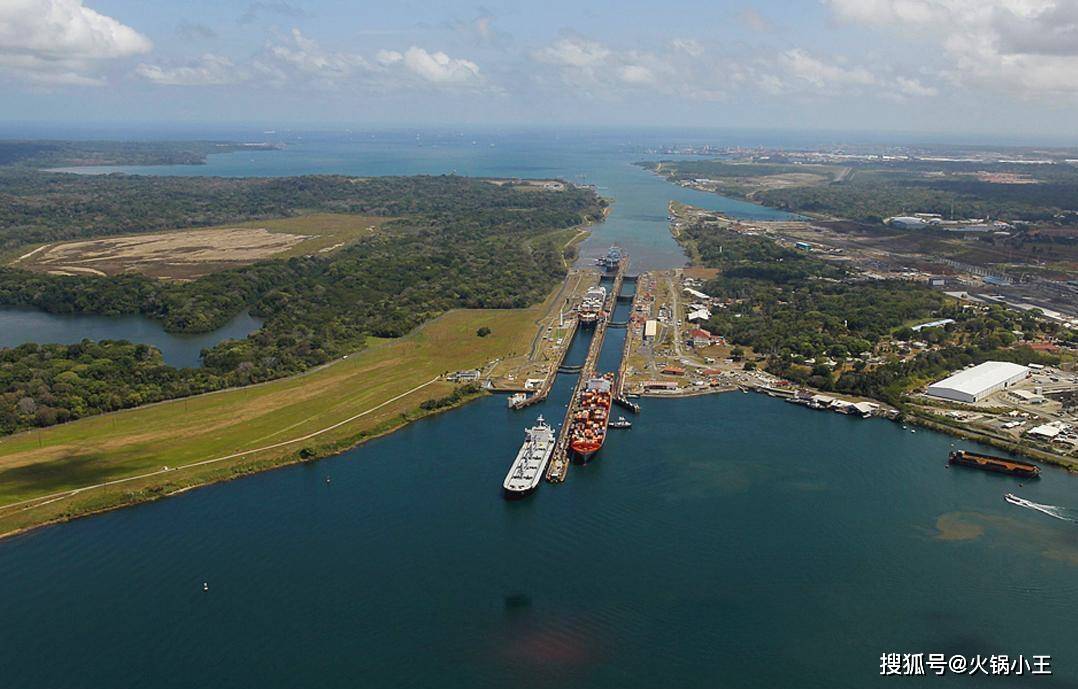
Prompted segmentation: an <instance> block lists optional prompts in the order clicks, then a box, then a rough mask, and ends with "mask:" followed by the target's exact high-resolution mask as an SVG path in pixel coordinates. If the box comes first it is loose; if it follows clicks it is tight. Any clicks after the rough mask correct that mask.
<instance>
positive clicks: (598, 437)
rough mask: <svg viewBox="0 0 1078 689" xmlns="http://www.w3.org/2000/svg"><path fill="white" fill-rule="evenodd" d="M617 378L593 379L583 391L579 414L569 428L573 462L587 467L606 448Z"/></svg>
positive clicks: (609, 375) (608, 376)
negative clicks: (604, 443)
mask: <svg viewBox="0 0 1078 689" xmlns="http://www.w3.org/2000/svg"><path fill="white" fill-rule="evenodd" d="M613 387H614V376H613V375H612V374H610V373H607V374H606V375H604V376H602V377H601V378H591V379H589V380H588V381H587V382H586V383H585V384H584V387H583V389H582V390H581V391H580V397H579V399H578V401H577V406H576V411H574V412H573V418H572V422H571V424H572V425H570V427H569V449H570V450H572V452H573V459H574V460H575V461H576V462H578V463H580V464H583V463H585V462H587V461H588V460H589V459H591V458H592V456H594V455H595V453H596V452H598V451H599V449H600V448H601V447H602V446H603V441H605V440H606V430H607V425H608V424H609V423H610V402H611V400H612V397H613Z"/></svg>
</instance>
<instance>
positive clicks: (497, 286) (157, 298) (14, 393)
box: [0, 175, 601, 432]
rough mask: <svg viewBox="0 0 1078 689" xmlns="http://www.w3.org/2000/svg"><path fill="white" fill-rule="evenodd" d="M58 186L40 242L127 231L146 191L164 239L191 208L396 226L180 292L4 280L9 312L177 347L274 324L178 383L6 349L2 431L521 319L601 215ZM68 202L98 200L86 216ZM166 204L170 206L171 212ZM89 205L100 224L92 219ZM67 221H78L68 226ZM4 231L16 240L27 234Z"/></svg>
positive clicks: (261, 185)
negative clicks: (484, 315) (438, 323)
mask: <svg viewBox="0 0 1078 689" xmlns="http://www.w3.org/2000/svg"><path fill="white" fill-rule="evenodd" d="M59 177H63V178H64V179H63V180H61V181H56V178H55V177H54V176H49V175H46V176H43V177H41V178H40V180H39V181H40V182H41V183H42V184H43V185H44V186H45V188H50V187H51V186H52V185H53V184H54V182H55V183H56V184H59V186H60V187H61V188H63V189H62V190H61V191H58V192H57V193H58V194H59V197H60V198H61V199H62V203H60V204H58V205H56V206H42V207H41V208H40V209H39V211H40V213H41V216H42V218H43V219H44V220H43V221H42V222H41V223H40V224H39V225H38V227H39V228H41V227H55V228H56V230H55V231H56V232H59V233H65V234H68V235H74V236H83V233H90V234H94V233H114V232H115V231H117V228H118V227H124V228H126V229H131V228H130V227H129V224H130V223H134V222H135V221H136V218H135V217H128V216H127V215H125V213H124V211H123V208H122V207H121V205H122V204H121V203H120V202H119V199H121V198H124V197H125V195H126V194H129V193H132V189H137V188H142V189H144V190H147V191H148V192H149V194H150V197H151V198H152V199H158V200H160V201H161V205H155V203H154V202H152V201H151V200H149V199H147V200H144V202H143V203H142V204H141V205H139V206H138V207H137V209H136V210H135V211H134V215H135V216H136V217H137V216H139V214H140V213H141V214H142V217H143V219H144V220H146V219H148V222H149V223H150V224H151V225H156V226H160V224H162V223H165V224H171V223H174V222H177V218H178V217H181V216H183V213H182V212H180V213H179V215H177V213H176V212H174V211H176V209H177V208H179V207H180V206H183V205H184V204H191V205H192V206H198V207H201V208H212V209H213V214H214V217H215V218H217V220H214V221H213V222H217V221H225V222H227V221H229V220H231V219H235V218H236V217H237V215H238V216H240V217H247V216H248V214H250V213H254V212H256V211H255V209H259V212H262V209H263V208H264V207H263V206H261V205H260V204H261V203H262V202H263V201H264V202H265V203H266V206H265V208H273V209H276V210H277V211H285V210H297V212H298V209H299V208H302V207H318V208H322V209H324V208H327V207H329V206H332V209H333V210H336V211H349V212H352V211H354V212H357V213H363V214H367V215H384V216H390V217H394V218H397V219H396V220H394V221H391V222H389V223H386V224H384V225H382V226H381V228H380V230H379V232H377V233H374V234H372V235H369V236H366V237H364V238H361V239H359V240H358V241H356V242H355V243H353V244H351V245H349V246H347V247H344V248H342V249H341V250H340V251H338V252H335V253H331V254H319V255H314V256H302V257H294V258H289V259H280V260H267V261H262V262H259V263H255V264H253V265H249V266H244V267H240V268H235V269H231V270H225V271H222V272H219V273H214V274H211V275H207V276H205V277H202V278H199V279H197V280H194V281H191V282H186V283H181V282H162V281H156V280H152V279H150V278H146V277H142V276H139V275H120V276H115V277H70V276H52V275H42V274H37V273H28V272H25V271H19V270H14V269H11V268H4V269H0V304H2V305H25V306H34V307H37V308H40V309H44V310H46V311H50V312H54V313H97V314H111V315H116V314H134V313H140V314H143V315H145V316H148V317H150V318H154V319H157V320H160V321H161V322H163V323H164V325H165V327H166V328H167V329H168V330H170V331H174V332H203V331H210V330H213V329H215V328H217V327H220V326H221V325H223V324H224V323H226V322H227V321H228V320H230V319H231V318H233V317H234V316H235V315H236V314H237V313H240V312H241V311H243V310H250V311H251V312H252V313H253V314H255V315H257V316H260V317H262V318H264V319H265V322H264V324H263V326H262V328H261V329H260V330H258V331H257V332H255V333H254V334H252V335H251V336H249V337H247V338H246V339H243V340H229V341H225V342H222V343H220V344H218V345H217V346H215V347H212V348H210V349H208V350H206V351H204V352H203V363H204V366H203V367H202V368H200V369H184V370H179V371H177V370H176V369H173V368H171V367H169V366H166V365H164V364H163V362H162V361H161V358H160V354H159V353H158V352H156V351H155V350H153V349H151V348H148V347H145V346H144V345H134V344H130V343H90V342H83V343H80V344H77V345H55V346H54V345H48V346H39V345H25V346H24V347H19V348H15V349H10V350H4V351H2V352H0V355H2V356H0V395H3V399H2V403H0V405H2V409H0V432H11V431H12V430H15V429H17V428H21V427H25V426H28V425H33V424H38V425H41V424H49V423H54V422H57V421H64V420H67V419H70V418H78V417H80V416H85V415H87V414H93V413H98V412H101V411H108V410H111V409H118V408H123V407H130V406H134V405H137V404H142V403H145V402H150V401H156V400H161V399H168V398H172V397H177V396H182V395H187V394H192V393H196V392H201V391H206V390H214V389H219V388H222V387H226V386H234V385H243V384H248V383H252V382H257V381H264V380H269V379H272V378H276V377H280V376H284V375H288V374H292V373H296V372H299V371H303V370H305V369H307V368H309V367H311V366H316V365H319V364H322V363H324V362H327V361H329V360H331V359H334V358H336V357H339V356H341V355H343V354H345V353H347V352H350V351H354V350H356V349H358V348H360V347H362V346H363V343H364V341H365V339H366V337H367V336H368V335H376V336H381V337H397V336H400V335H403V334H404V333H406V332H408V331H409V330H411V329H412V328H414V327H415V326H417V325H419V324H420V323H422V322H424V321H426V320H428V319H430V318H432V317H434V316H437V315H439V314H441V313H443V312H445V311H446V310H448V309H452V308H460V307H468V308H519V307H524V306H527V305H529V304H532V303H535V302H537V301H540V300H542V298H543V297H544V296H545V295H546V294H548V293H549V291H550V290H551V289H552V287H553V286H554V285H555V284H556V283H557V281H558V280H560V279H561V278H562V277H563V275H564V273H565V264H564V262H563V256H562V252H563V247H564V246H565V244H566V242H567V240H568V239H569V237H570V235H571V231H570V228H572V227H574V226H575V225H578V224H579V223H582V222H585V221H588V220H592V219H595V218H598V217H600V215H601V201H600V199H598V197H597V196H596V195H595V194H594V193H593V192H592V191H590V190H585V189H577V188H568V189H566V190H564V191H543V192H540V191H527V192H524V191H519V190H517V189H515V188H513V186H512V185H496V184H492V183H490V182H488V181H484V180H475V179H466V178H461V177H456V176H443V177H414V178H399V177H398V178H375V179H369V180H356V179H350V178H343V177H311V178H303V177H297V178H284V179H279V180H212V179H210V180H195V181H192V180H189V179H186V178H135V177H127V176H118V177H114V176H106V177H96V178H95V177H90V178H81V177H80V178H77V180H71V179H70V177H72V176H70V175H62V176H59ZM83 179H86V180H88V181H87V182H81V181H78V180H83ZM25 184H30V185H31V186H33V184H32V183H30V182H25ZM69 187H75V188H79V189H82V191H83V192H84V193H87V194H89V196H90V197H91V198H92V199H94V201H92V202H88V203H81V202H79V201H78V199H77V196H78V195H76V197H71V196H70V193H71V188H69ZM0 188H3V187H2V186H0ZM88 190H89V191H88ZM39 191H40V189H39ZM173 195H175V199H177V200H175V201H170V199H173ZM95 204H96V206H97V208H98V211H99V213H96V214H95V213H91V212H90V211H89V210H88V206H93V205H95ZM170 204H171V205H170ZM64 209H71V210H72V216H71V217H70V218H69V219H68V220H67V221H65V220H64V218H63V216H64V213H65V210H64ZM105 219H115V220H116V221H117V222H118V223H119V224H116V223H113V222H112V221H111V220H110V221H108V222H106V221H105ZM140 227H141V226H140ZM5 228H6V231H7V232H8V235H7V236H8V237H22V236H23V232H24V230H25V228H22V229H20V228H19V227H12V226H5ZM50 231H51V230H50ZM105 381H107V385H105Z"/></svg>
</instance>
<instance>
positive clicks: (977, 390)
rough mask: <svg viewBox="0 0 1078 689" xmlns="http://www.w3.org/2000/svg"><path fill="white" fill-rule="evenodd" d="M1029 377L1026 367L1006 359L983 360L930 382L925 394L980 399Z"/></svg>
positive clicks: (958, 399)
mask: <svg viewBox="0 0 1078 689" xmlns="http://www.w3.org/2000/svg"><path fill="white" fill-rule="evenodd" d="M1028 376H1029V369H1028V368H1027V367H1025V366H1020V365H1019V364H1012V363H1010V362H1008V361H986V362H984V363H983V364H980V365H978V366H974V367H973V368H968V369H966V370H965V371H959V372H958V373H956V374H954V375H953V376H951V377H949V378H944V379H943V380H941V381H939V382H938V383H933V384H932V385H929V386H928V394H929V395H931V396H933V397H941V398H943V399H947V400H955V401H958V402H979V401H981V400H983V399H984V398H985V397H988V396H989V395H991V394H992V393H993V392H995V391H996V390H1002V389H1004V388H1008V387H1010V386H1012V385H1014V384H1015V383H1017V382H1019V381H1021V380H1025V379H1026V377H1028Z"/></svg>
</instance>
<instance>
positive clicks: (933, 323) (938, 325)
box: [910, 318, 954, 333]
mask: <svg viewBox="0 0 1078 689" xmlns="http://www.w3.org/2000/svg"><path fill="white" fill-rule="evenodd" d="M951 323H954V319H953V318H941V319H940V320H938V321H929V322H928V323H921V324H920V325H915V326H913V327H912V328H910V330H912V331H913V332H915V333H919V332H921V331H922V330H925V329H926V328H941V327H943V326H945V325H950V324H951Z"/></svg>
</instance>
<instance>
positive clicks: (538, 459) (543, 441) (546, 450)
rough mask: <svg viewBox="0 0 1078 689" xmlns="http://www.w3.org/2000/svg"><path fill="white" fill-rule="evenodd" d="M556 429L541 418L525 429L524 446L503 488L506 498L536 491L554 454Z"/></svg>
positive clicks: (507, 475) (511, 467)
mask: <svg viewBox="0 0 1078 689" xmlns="http://www.w3.org/2000/svg"><path fill="white" fill-rule="evenodd" d="M556 442H557V440H556V439H555V437H554V429H553V428H551V427H550V426H549V425H548V424H547V423H546V421H544V420H543V417H542V416H540V417H539V418H538V419H537V420H536V422H535V425H534V426H532V427H531V428H526V429H524V444H523V445H521V446H520V451H519V452H517V456H516V459H514V460H513V464H512V466H510V467H509V473H508V474H506V475H505V481H504V482H502V488H503V489H504V490H505V496H506V497H523V496H525V495H527V494H528V493H531V492H532V491H533V490H535V487H536V486H538V485H539V481H540V480H542V478H543V472H544V471H546V465H547V462H549V461H550V456H551V455H552V454H553V453H554V445H555V443H556Z"/></svg>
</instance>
